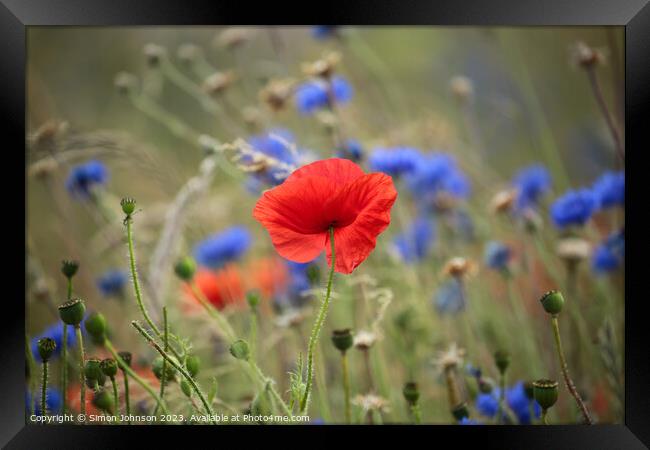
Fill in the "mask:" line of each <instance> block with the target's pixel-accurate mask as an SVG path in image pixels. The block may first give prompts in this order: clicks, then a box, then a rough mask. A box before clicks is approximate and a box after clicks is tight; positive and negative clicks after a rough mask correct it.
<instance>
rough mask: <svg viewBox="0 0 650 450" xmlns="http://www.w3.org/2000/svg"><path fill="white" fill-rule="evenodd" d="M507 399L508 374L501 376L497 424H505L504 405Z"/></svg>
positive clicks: (502, 373)
mask: <svg viewBox="0 0 650 450" xmlns="http://www.w3.org/2000/svg"><path fill="white" fill-rule="evenodd" d="M505 399H506V373H505V371H504V372H501V373H500V374H499V408H498V409H497V423H498V424H499V423H503V404H504V402H505Z"/></svg>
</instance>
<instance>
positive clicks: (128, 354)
mask: <svg viewBox="0 0 650 450" xmlns="http://www.w3.org/2000/svg"><path fill="white" fill-rule="evenodd" d="M117 354H118V356H119V357H120V358H122V361H124V363H125V364H126V365H127V366H129V367H131V359H133V355H131V352H117ZM120 369H122V370H124V368H123V367H122V365H121V364H120Z"/></svg>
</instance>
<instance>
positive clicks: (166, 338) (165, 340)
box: [153, 306, 169, 416]
mask: <svg viewBox="0 0 650 450" xmlns="http://www.w3.org/2000/svg"><path fill="white" fill-rule="evenodd" d="M163 330H164V331H163V333H164V335H163V344H164V348H165V351H166V352H167V351H169V327H168V325H167V307H165V306H163ZM166 384H167V360H166V359H163V364H162V374H161V376H160V393H159V394H158V395H159V396H160V398H161V399H164V398H165V385H166ZM159 406H160V405H158V404H156V409H154V411H153V415H154V416H155V415H157V414H158V407H159Z"/></svg>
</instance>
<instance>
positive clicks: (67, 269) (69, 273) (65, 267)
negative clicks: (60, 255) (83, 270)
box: [61, 259, 79, 278]
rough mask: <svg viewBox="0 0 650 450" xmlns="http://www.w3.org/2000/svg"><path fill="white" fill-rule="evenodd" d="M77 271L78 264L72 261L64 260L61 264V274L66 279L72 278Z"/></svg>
mask: <svg viewBox="0 0 650 450" xmlns="http://www.w3.org/2000/svg"><path fill="white" fill-rule="evenodd" d="M77 270H79V262H78V261H73V260H67V259H64V260H63V261H62V262H61V272H62V273H63V275H65V277H66V278H72V277H74V275H75V274H76V273H77Z"/></svg>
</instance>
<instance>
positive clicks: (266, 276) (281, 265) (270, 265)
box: [248, 256, 289, 298]
mask: <svg viewBox="0 0 650 450" xmlns="http://www.w3.org/2000/svg"><path fill="white" fill-rule="evenodd" d="M248 270H249V271H250V273H251V275H252V279H253V283H254V286H253V287H254V288H255V289H259V291H260V293H261V294H262V296H263V297H264V298H272V297H274V296H276V295H278V294H280V293H282V292H284V291H285V290H286V288H287V284H288V282H289V271H288V270H287V265H286V262H285V261H284V260H282V259H280V258H278V257H277V256H275V257H272V258H260V259H256V260H254V261H252V262H251V264H250V265H249V268H248Z"/></svg>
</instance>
